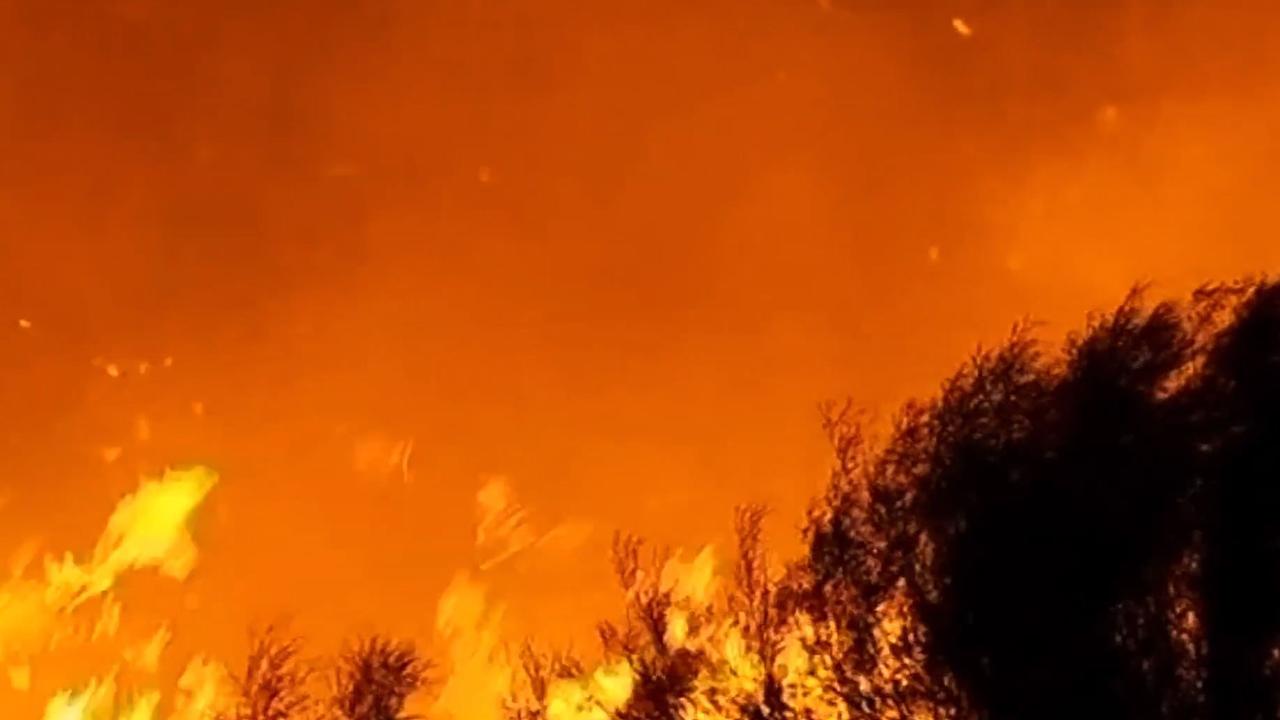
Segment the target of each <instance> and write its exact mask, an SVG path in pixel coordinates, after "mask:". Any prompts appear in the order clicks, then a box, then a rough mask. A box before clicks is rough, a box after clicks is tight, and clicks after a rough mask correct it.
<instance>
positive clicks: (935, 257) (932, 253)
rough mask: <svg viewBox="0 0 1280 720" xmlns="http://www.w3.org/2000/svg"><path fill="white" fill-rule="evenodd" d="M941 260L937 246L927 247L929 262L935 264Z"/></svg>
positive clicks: (940, 252) (940, 251) (940, 250)
mask: <svg viewBox="0 0 1280 720" xmlns="http://www.w3.org/2000/svg"><path fill="white" fill-rule="evenodd" d="M941 259H942V248H940V247H938V246H937V245H930V246H929V262H931V263H936V262H938V261H939V260H941Z"/></svg>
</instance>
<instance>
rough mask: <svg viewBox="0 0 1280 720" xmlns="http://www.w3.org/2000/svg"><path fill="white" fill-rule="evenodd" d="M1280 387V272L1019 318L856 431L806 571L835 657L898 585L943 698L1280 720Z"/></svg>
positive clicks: (1048, 714)
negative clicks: (926, 396) (881, 432)
mask: <svg viewBox="0 0 1280 720" xmlns="http://www.w3.org/2000/svg"><path fill="white" fill-rule="evenodd" d="M1277 401H1280V288H1278V287H1277V285H1276V284H1275V283H1273V282H1269V281H1249V282H1241V283H1236V284H1233V285H1225V286H1213V287H1207V288H1204V289H1202V290H1200V291H1198V292H1197V293H1195V295H1194V296H1193V297H1192V298H1191V300H1190V301H1189V302H1186V303H1182V304H1175V303H1168V302H1166V303H1159V304H1156V305H1154V306H1148V305H1147V304H1145V303H1144V302H1143V299H1142V294H1141V292H1137V291H1135V292H1134V293H1132V294H1131V295H1130V296H1129V297H1128V298H1127V299H1126V300H1125V301H1124V302H1123V303H1122V304H1121V305H1120V307H1119V308H1117V309H1116V310H1115V311H1113V312H1111V313H1108V314H1106V315H1102V316H1097V317H1094V318H1092V319H1091V320H1090V322H1089V323H1088V324H1087V326H1086V328H1085V329H1084V330H1083V331H1082V332H1080V333H1078V334H1076V335H1073V336H1071V337H1069V338H1068V340H1067V342H1066V343H1065V345H1064V347H1063V349H1062V352H1061V353H1058V354H1055V355H1051V354H1049V353H1048V352H1046V351H1045V350H1044V348H1043V347H1042V346H1041V344H1040V343H1038V342H1036V341H1035V340H1034V339H1032V338H1031V336H1030V334H1029V333H1028V332H1027V331H1026V329H1025V328H1019V329H1018V330H1016V331H1015V332H1014V334H1013V335H1012V336H1011V337H1010V339H1009V340H1008V341H1007V342H1005V343H1003V344H1002V345H1001V346H1000V347H998V348H996V349H994V350H989V351H985V352H979V353H977V354H976V355H975V356H974V357H973V358H972V359H971V360H970V361H969V362H968V363H967V364H966V365H965V366H964V367H962V368H961V369H960V370H959V371H958V372H957V373H956V374H954V375H953V376H952V377H951V378H949V379H948V380H947V381H946V382H945V383H944V384H943V387H942V389H941V391H940V392H939V394H938V396H937V397H936V398H934V399H932V400H929V401H927V402H917V403H911V404H908V405H907V406H906V407H905V408H904V410H903V411H902V413H901V414H900V416H899V418H898V420H897V423H896V426H895V428H894V431H893V432H892V434H891V435H890V437H889V438H888V440H887V442H886V443H885V445H884V447H882V448H878V449H876V450H874V451H872V450H868V449H867V448H866V447H865V445H864V444H860V443H858V442H856V438H857V437H858V435H857V434H856V431H855V432H852V433H850V432H848V431H846V432H845V434H844V436H842V437H845V438H854V439H855V441H848V440H846V441H845V444H846V445H849V446H850V447H849V448H846V449H848V450H850V453H849V454H850V455H851V459H849V458H845V459H842V460H841V463H840V464H841V465H842V467H841V469H840V471H839V472H838V473H837V475H838V477H837V478H836V479H835V480H833V483H832V488H831V490H830V491H829V492H828V495H827V497H826V498H825V499H824V500H823V502H822V503H820V507H819V511H818V512H817V513H816V515H815V519H814V521H813V522H811V527H810V538H809V539H810V542H809V562H810V565H811V567H809V568H808V574H809V575H810V577H811V578H812V583H813V585H814V588H815V589H816V590H817V591H818V594H817V597H818V600H819V602H820V604H825V606H826V607H828V608H830V609H832V610H833V611H834V612H836V613H837V614H838V615H839V616H840V617H841V618H842V627H845V628H847V630H848V632H849V634H850V635H851V636H854V637H855V638H861V639H855V640H853V641H852V647H853V648H854V650H855V652H853V653H852V655H851V657H849V658H847V659H843V660H842V662H843V664H844V665H845V667H846V668H848V669H849V671H851V673H852V674H861V675H864V676H865V674H866V673H867V671H868V667H867V659H868V657H870V656H872V655H873V654H874V653H873V652H872V651H868V650H867V649H865V648H864V647H863V646H865V645H866V644H867V643H868V642H869V641H868V640H867V638H869V637H872V636H873V633H871V632H869V630H870V629H869V628H868V627H867V626H868V624H869V623H874V622H876V620H875V609H876V608H877V607H883V603H884V602H885V600H886V599H887V598H889V597H890V596H891V595H892V593H893V592H894V591H895V588H899V587H901V588H903V590H904V593H905V602H906V605H907V607H909V608H910V611H911V613H910V614H911V616H912V618H913V620H914V623H915V632H916V633H917V635H916V637H918V638H919V639H920V641H921V647H923V649H924V659H925V665H926V666H927V668H928V678H927V679H926V678H918V679H917V680H916V681H914V682H913V684H912V687H915V688H917V689H918V696H919V699H921V700H923V701H925V704H933V705H934V706H936V707H939V708H947V710H946V711H945V712H956V713H960V714H963V715H970V716H974V717H987V718H1026V717H1037V718H1067V717H1080V716H1088V717H1100V718H1180V717H1214V718H1224V719H1226V718H1232V719H1234V718H1242V719H1243V718H1260V717H1276V713H1277V698H1276V689H1277V684H1276V678H1275V675H1274V667H1275V658H1276V641H1277V636H1278V635H1280V515H1278V514H1277V511H1280V490H1277V481H1280V404H1277ZM841 422H843V419H842V418H841V417H840V416H837V417H836V419H835V421H830V422H829V426H836V427H839V426H840V423H841ZM837 450H838V452H837V454H838V456H839V455H840V453H841V446H840V445H839V444H838V445H837ZM829 598H834V600H832V599H829Z"/></svg>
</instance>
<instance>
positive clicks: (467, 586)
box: [433, 573, 512, 720]
mask: <svg viewBox="0 0 1280 720" xmlns="http://www.w3.org/2000/svg"><path fill="white" fill-rule="evenodd" d="M501 627H502V609H501V608H490V607H488V605H487V603H486V599H485V588H484V586H482V585H481V584H479V583H478V582H476V581H475V580H474V579H472V578H471V576H470V575H468V574H466V573H459V574H458V575H457V576H455V577H454V579H453V582H452V583H450V584H449V587H448V588H446V589H445V591H444V593H443V594H442V595H441V596H440V603H439V608H438V610H437V612H436V629H437V631H438V632H439V634H440V637H441V638H442V639H443V640H444V642H445V644H446V646H447V659H448V667H449V679H448V681H447V682H446V683H445V685H444V687H443V688H442V689H441V692H440V696H439V698H438V699H437V700H436V703H435V706H434V708H433V709H434V711H435V712H436V713H438V714H439V717H441V718H456V719H457V720H502V717H503V716H502V702H503V699H504V698H505V697H506V694H507V691H508V689H509V688H510V687H511V674H512V670H511V665H510V663H509V662H508V660H507V658H506V653H505V651H504V648H503V647H502V637H501Z"/></svg>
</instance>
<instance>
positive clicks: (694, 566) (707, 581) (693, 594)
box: [659, 545, 716, 605]
mask: <svg viewBox="0 0 1280 720" xmlns="http://www.w3.org/2000/svg"><path fill="white" fill-rule="evenodd" d="M715 584H716V554H715V549H714V548H713V547H712V546H710V545H708V546H706V547H704V548H702V550H701V551H699V552H698V554H697V555H696V556H694V558H693V560H690V561H688V562H686V561H684V560H682V559H681V557H680V554H679V553H677V554H676V556H675V557H673V558H671V559H670V560H668V561H667V562H666V564H665V565H663V566H662V574H661V576H660V577H659V586H660V587H661V589H662V590H663V591H664V592H667V593H670V595H671V599H672V600H673V601H676V602H680V601H688V602H690V603H693V604H695V605H706V604H707V602H709V601H710V599H711V593H712V592H713V591H714V590H715Z"/></svg>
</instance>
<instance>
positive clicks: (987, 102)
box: [0, 0, 1280, 702]
mask: <svg viewBox="0 0 1280 720" xmlns="http://www.w3.org/2000/svg"><path fill="white" fill-rule="evenodd" d="M1170 5H1173V4H1171V3H1166V2H1158V1H1157V0H1128V1H1127V2H1115V3H1095V2H1044V3H1031V4H1028V3H1015V2H1007V3H1005V2H976V1H974V2H960V1H957V2H942V1H941V0H929V1H925V2H912V3H904V2H885V1H884V0H866V1H865V2H855V1H854V0H829V2H823V3H817V2H803V1H801V0H662V1H661V2H634V3H633V2H603V3H599V2H596V3H584V2H578V1H576V0H575V1H572V2H570V1H564V0H536V1H533V0H444V1H442V2H410V1H408V0H404V1H402V2H389V1H378V2H367V3H348V2H336V1H331V0H305V1H304V0H295V1H289V2H278V3H263V2H181V3H165V2H159V1H158V0H66V1H63V0H7V1H6V0H0V321H2V323H3V326H2V328H3V329H0V401H2V402H3V408H4V411H3V413H0V484H2V485H3V490H4V493H5V494H4V498H5V500H6V504H5V506H4V507H3V508H0V513H3V518H4V520H3V526H2V527H0V542H2V543H4V544H3V545H0V547H17V545H18V544H19V543H21V542H22V541H23V540H26V539H27V538H30V537H32V536H38V537H40V538H42V539H44V540H45V541H47V543H48V545H49V546H51V547H53V548H63V547H81V548H84V547H87V546H88V545H89V544H90V543H92V540H93V538H94V537H95V535H96V533H97V532H98V530H99V529H100V527H101V521H102V520H103V519H105V517H106V515H107V514H108V513H109V511H110V507H111V505H112V503H113V502H114V500H115V498H116V497H118V495H119V494H120V493H121V492H123V491H125V490H127V489H128V488H129V487H131V486H132V485H133V483H134V482H135V476H136V472H137V470H138V469H140V468H156V467H159V466H160V465H163V464H164V463H169V462H188V461H200V462H206V463H209V464H211V465H213V466H215V467H217V468H218V469H219V470H220V471H221V472H222V474H223V477H224V482H223V484H222V485H221V486H220V487H219V488H218V489H217V490H216V491H215V497H214V498H213V499H212V500H211V501H210V503H211V504H210V506H209V507H207V508H205V511H204V513H203V515H202V520H201V526H200V528H199V534H200V539H201V543H202V548H203V549H204V551H205V554H204V556H203V558H202V565H201V567H200V569H199V570H198V571H197V575H196V578H195V579H194V580H193V581H192V583H191V584H190V587H189V589H190V590H192V592H193V593H194V594H195V598H194V599H193V601H192V602H193V606H192V608H191V609H188V610H184V611H183V613H184V614H182V615H181V619H180V620H179V625H178V630H179V642H180V645H182V646H183V647H192V646H198V645H202V646H210V647H214V648H215V649H223V650H228V649H234V648H237V647H238V646H239V644H240V641H241V637H242V628H244V627H245V626H246V625H247V624H248V623H249V622H251V621H253V620H260V619H264V618H270V617H275V616H276V615H278V614H281V613H295V614H296V615H297V617H298V618H299V622H300V623H301V624H302V625H303V626H304V627H305V628H306V629H307V630H308V631H309V632H313V633H315V634H317V635H318V636H320V638H321V642H329V641H330V640H332V638H334V637H337V636H338V635H339V634H342V633H345V632H348V631H350V630H352V629H359V628H370V627H382V628H386V629H390V630H394V631H400V632H409V633H419V634H422V636H423V637H426V633H427V629H428V628H429V627H430V624H431V621H432V613H433V603H434V599H435V597H436V595H437V594H438V593H439V591H440V589H441V587H442V586H443V584H444V582H445V581H446V580H447V579H448V577H449V576H450V575H451V574H452V572H453V571H454V570H455V569H456V568H458V567H462V566H466V565H467V564H468V563H470V562H471V559H472V549H471V543H472V540H473V535H472V533H473V529H472V522H473V505H474V500H473V497H474V494H475V491H476V489H477V487H478V486H479V483H480V478H481V476H482V475H484V474H487V473H500V474H504V475H507V476H508V477H510V479H511V482H512V485H513V486H514V487H515V488H516V490H517V492H518V493H519V494H520V498H521V500H522V502H524V503H526V504H527V505H528V506H529V507H530V508H531V509H532V511H533V512H534V513H535V515H537V516H539V517H541V518H543V519H544V520H545V522H546V523H548V524H552V523H555V522H558V521H560V520H564V519H578V520H582V521H585V522H590V523H591V524H592V525H593V526H594V527H595V528H596V531H595V533H596V534H595V535H594V536H593V539H592V540H589V542H591V543H595V544H594V545H591V546H590V547H588V548H582V549H578V550H567V549H566V550H562V551H556V552H553V553H543V554H542V555H541V556H539V557H536V558H527V559H524V560H522V561H521V562H520V563H518V564H517V565H516V566H514V567H512V568H509V569H507V570H505V571H504V573H505V574H504V575H502V576H501V577H500V578H498V579H496V580H495V582H498V583H499V588H500V594H501V595H502V596H503V597H504V598H505V599H507V600H510V601H512V602H513V603H514V604H515V606H516V609H514V610H513V613H514V616H513V621H514V622H516V623H517V624H518V625H519V626H520V627H523V628H526V629H527V628H532V627H538V628H542V629H544V630H546V631H547V632H548V633H551V634H556V633H563V632H565V631H566V630H567V629H568V628H569V626H570V622H569V621H570V620H572V621H573V622H574V624H576V625H577V626H579V627H586V625H585V623H583V622H582V618H584V617H590V616H593V615H594V614H595V613H597V612H601V611H603V609H604V608H607V607H608V605H607V603H608V602H609V601H610V600H611V597H612V596H611V590H610V589H609V588H608V587H607V586H605V584H604V580H603V578H604V577H605V575H606V572H607V565H606V563H605V557H604V545H602V544H600V541H601V540H603V539H604V538H606V537H607V535H608V533H609V532H610V531H611V530H612V528H615V527H625V528H629V529H634V530H638V531H641V532H644V533H646V534H649V535H652V536H655V537H658V538H660V539H665V540H670V541H674V542H690V543H696V542H702V541H705V540H707V539H711V538H713V537H715V536H717V535H719V534H721V533H722V532H723V531H724V530H725V528H726V527H727V525H728V519H729V509H730V507H731V506H732V505H733V504H734V503H735V502H739V501H745V500H760V501H765V502H768V503H770V504H772V505H773V506H775V507H776V508H778V513H777V516H776V518H775V525H776V526H777V529H778V530H779V532H780V533H789V532H790V530H791V528H792V526H793V525H794V522H795V521H796V520H797V519H798V513H799V511H800V509H801V507H802V505H803V502H804V501H805V499H806V498H807V496H808V495H809V494H810V493H811V492H813V491H814V490H815V489H816V488H817V487H819V485H820V483H821V482H822V481H823V479H824V478H823V470H824V467H825V463H826V458H825V454H824V448H823V444H822V439H821V437H820V434H819V431H818V427H817V424H816V414H815V410H814V408H815V404H816V403H817V402H818V401H819V400H822V399H825V398H830V397H839V396H843V395H846V394H852V395H853V396H855V397H856V398H858V399H859V400H861V401H864V402H865V403H867V404H868V405H871V406H873V407H890V406H891V404H892V403H894V402H896V401H897V400H899V399H901V398H902V397H904V396H905V395H907V394H909V393H918V392H924V391H927V390H929V389H930V388H932V387H933V386H934V384H935V383H936V382H937V381H938V380H939V379H940V378H941V375H942V374H943V373H944V372H945V371H946V370H947V369H948V368H949V367H951V366H952V365H953V364H954V363H955V362H957V361H958V360H959V359H960V358H961V357H963V355H964V354H965V353H966V352H967V351H968V350H969V349H971V347H972V346H973V344H974V343H976V342H977V341H979V340H988V341H989V340H992V339H995V338H998V337H999V336H1000V335H1001V334H1002V333H1003V332H1004V330H1005V329H1006V328H1007V327H1008V326H1009V325H1010V323H1011V322H1012V321H1013V320H1014V319H1015V318H1017V317H1019V316H1022V315H1025V314H1028V313H1029V314H1032V315H1035V316H1037V317H1041V318H1044V319H1047V320H1049V321H1051V323H1053V324H1051V325H1050V330H1051V331H1052V332H1060V331H1062V330H1063V329H1064V328H1065V327H1067V326H1068V325H1069V324H1072V323H1075V322H1076V321H1077V318H1078V316H1079V314H1080V313H1081V312H1083V311H1085V310H1087V309H1090V308H1094V307H1099V306H1103V305H1106V304H1109V303H1112V302H1114V301H1115V300H1116V299H1118V297H1119V296H1120V295H1121V294H1122V293H1123V290H1124V289H1125V287H1126V286H1127V285H1128V284H1129V283H1130V282H1132V281H1134V280H1138V279H1144V278H1145V279H1150V280H1153V281H1155V282H1157V283H1158V287H1160V288H1163V289H1166V290H1177V289H1180V288H1182V287H1185V286H1186V285H1187V284H1188V283H1192V282H1195V281H1198V280H1201V279H1204V278H1209V277H1214V276H1218V277H1223V276H1230V275H1233V274H1236V273H1240V272H1250V271H1252V272H1257V271H1264V270H1275V269H1277V268H1278V267H1280V241H1277V239H1276V235H1277V233H1276V230H1277V226H1278V225H1280V221H1277V219H1276V210H1275V207H1276V206H1275V198H1276V197H1277V191H1278V190H1280V171H1278V170H1277V169H1276V168H1277V167H1280V164H1278V163H1277V161H1278V160H1280V133H1276V132H1275V128H1276V127H1280V42H1278V40H1280V12H1277V11H1276V10H1275V9H1274V8H1273V7H1272V6H1271V4H1270V3H1268V2H1256V3H1240V2H1235V3H1232V2H1220V1H1218V0H1214V1H1209V0H1205V1H1204V2H1186V3H1177V4H1176V5H1177V8H1175V9H1171V8H1170V7H1169V6H1170ZM357 7H359V8H360V9H356V8H357ZM954 17H961V18H964V20H965V22H966V24H967V26H968V27H970V28H972V31H973V32H972V35H971V36H969V37H963V36H962V35H960V34H959V33H957V32H956V31H955V29H954V28H953V24H952V18H954ZM18 318H28V319H30V320H31V322H32V327H31V328H29V329H23V328H19V327H17V325H16V321H17V319H18ZM165 356H172V357H173V358H174V364H173V367H172V368H169V369H167V370H165V371H163V372H161V371H160V370H153V371H151V372H149V373H148V375H146V376H143V377H138V376H136V373H130V374H127V375H126V376H125V377H123V378H119V379H114V380H113V379H111V378H109V377H107V375H106V374H105V373H104V372H103V371H102V369H101V368H100V367H95V366H94V365H93V364H92V361H93V359H94V358H95V357H100V358H103V359H105V361H112V360H118V361H120V362H125V363H136V362H137V361H139V360H142V359H149V360H150V361H151V362H153V363H157V362H159V361H160V359H161V358H163V357H165ZM197 400H198V401H201V402H203V403H204V407H205V412H204V415H203V416H202V417H198V416H196V415H195V414H194V413H193V412H192V410H191V403H192V402H193V401H197ZM140 414H141V415H145V416H146V417H147V419H148V421H149V424H150V426H151V428H152V437H151V439H150V440H149V441H147V442H146V443H139V442H137V441H136V440H134V439H132V438H133V432H134V424H135V419H136V417H137V416H138V415H140ZM378 437H382V438H388V439H391V440H394V439H401V438H413V441H414V452H413V466H414V469H415V481H414V483H413V484H412V485H405V484H403V483H402V482H398V481H396V480H395V477H394V475H393V476H392V477H391V479H390V480H389V479H388V478H386V477H378V478H371V477H369V476H368V474H367V473H363V474H362V473H359V472H357V471H356V470H355V469H354V468H353V463H352V459H353V453H355V452H356V447H357V445H358V444H360V443H362V442H363V443H366V444H367V443H369V442H372V440H371V438H374V439H376V438H378ZM106 445H120V446H123V447H124V451H123V454H122V455H121V457H120V459H118V460H117V461H116V462H114V463H112V464H109V465H108V464H104V462H103V459H102V457H101V454H100V448H101V447H102V446H106ZM534 578H536V582H534V580H533V579H534ZM161 585H162V584H161V583H157V586H158V587H159V586H161ZM126 591H128V588H126ZM183 592H184V590H181V589H180V590H172V589H171V588H170V589H168V590H161V591H158V592H157V593H155V594H151V593H141V592H135V593H134V594H135V595H138V596H139V598H140V599H139V600H138V602H140V603H142V604H143V605H148V604H150V605H154V606H156V607H157V608H159V609H167V608H169V607H177V608H181V607H182V606H183V602H184V601H183V599H182V597H181V595H182V593H183ZM166 593H167V594H166ZM143 595H146V596H147V597H145V598H143V597H142V596H143ZM195 603H198V606H197V605H196V604H195ZM6 692H8V690H7V689H4V690H0V702H3V697H4V693H6Z"/></svg>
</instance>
